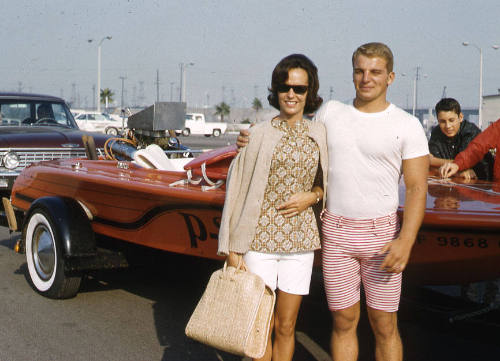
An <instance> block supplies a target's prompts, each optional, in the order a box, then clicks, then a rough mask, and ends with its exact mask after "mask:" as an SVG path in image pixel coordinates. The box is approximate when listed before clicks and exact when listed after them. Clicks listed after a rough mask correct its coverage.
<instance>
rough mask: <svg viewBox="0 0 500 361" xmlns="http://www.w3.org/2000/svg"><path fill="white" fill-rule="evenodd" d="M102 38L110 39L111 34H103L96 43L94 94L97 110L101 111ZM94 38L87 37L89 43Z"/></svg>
mask: <svg viewBox="0 0 500 361" xmlns="http://www.w3.org/2000/svg"><path fill="white" fill-rule="evenodd" d="M104 40H111V36H105V37H104V38H102V39H101V41H99V44H97V92H96V93H97V95H96V100H97V111H98V112H100V111H101V45H102V42H103V41H104ZM93 41H94V39H89V40H88V42H89V43H91V42H93Z"/></svg>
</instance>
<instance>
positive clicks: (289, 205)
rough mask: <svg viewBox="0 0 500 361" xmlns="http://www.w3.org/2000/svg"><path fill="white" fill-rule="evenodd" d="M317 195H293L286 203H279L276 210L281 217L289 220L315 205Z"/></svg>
mask: <svg viewBox="0 0 500 361" xmlns="http://www.w3.org/2000/svg"><path fill="white" fill-rule="evenodd" d="M317 198H318V195H317V193H316V192H299V193H295V194H294V195H292V196H291V197H290V199H288V201H286V202H284V203H281V204H280V205H279V206H277V207H276V209H277V210H278V211H279V214H281V215H282V216H283V217H286V218H290V217H293V216H296V215H298V214H299V213H300V212H302V211H304V210H305V209H307V208H309V207H310V206H312V205H313V204H315V203H316V199H317Z"/></svg>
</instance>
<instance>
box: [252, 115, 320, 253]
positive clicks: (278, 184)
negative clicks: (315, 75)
mask: <svg viewBox="0 0 500 361" xmlns="http://www.w3.org/2000/svg"><path fill="white" fill-rule="evenodd" d="M271 122H272V125H273V127H276V128H278V129H279V130H281V131H282V132H283V136H282V138H281V140H280V141H279V142H278V144H277V145H276V148H275V149H274V154H273V158H272V160H271V168H270V172H269V178H268V181H267V186H266V190H265V194H264V200H263V202H262V208H261V211H260V216H259V221H258V223H257V230H256V233H255V238H254V239H253V241H252V244H251V246H250V249H251V250H252V251H256V252H264V253H294V252H306V251H312V250H315V249H318V248H320V247H321V245H320V239H319V232H318V227H317V224H316V218H315V216H314V212H313V209H312V207H309V208H307V209H306V210H304V211H303V212H301V213H299V214H298V215H296V216H293V217H290V218H285V217H283V216H282V215H280V214H279V213H278V210H277V209H276V207H277V206H278V205H280V204H282V203H283V202H285V201H287V200H288V199H289V198H290V197H291V196H292V195H293V194H295V193H298V192H309V191H311V189H312V187H313V186H314V185H316V184H319V183H320V180H319V179H320V178H319V177H317V170H318V164H319V148H318V145H317V144H316V142H315V141H314V140H313V139H311V138H309V137H308V136H307V131H308V121H307V120H305V121H303V122H301V123H297V124H296V125H295V127H289V126H288V123H287V122H286V121H284V120H279V119H276V118H275V119H273V120H272V121H271Z"/></svg>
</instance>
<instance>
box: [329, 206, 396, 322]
mask: <svg viewBox="0 0 500 361" xmlns="http://www.w3.org/2000/svg"><path fill="white" fill-rule="evenodd" d="M322 219H323V226H322V231H323V245H322V257H323V278H324V282H325V291H326V298H327V301H328V307H329V308H330V310H332V311H337V310H342V309H345V308H348V307H351V306H353V305H354V304H356V303H357V302H359V300H360V287H361V282H363V287H364V290H365V295H366V304H367V306H369V307H371V308H374V309H376V310H381V311H386V312H395V311H397V310H398V307H399V299H400V296H401V280H402V275H401V273H391V272H387V271H385V270H381V269H380V265H381V264H382V262H383V260H384V257H385V254H380V255H379V254H377V253H378V252H379V251H380V250H381V249H382V247H384V245H385V244H386V243H387V242H390V241H392V240H393V239H395V238H396V237H397V235H398V232H399V220H398V216H397V214H396V213H393V214H390V215H388V216H384V217H380V218H373V219H353V218H346V217H341V216H338V215H335V214H333V213H330V212H328V211H325V212H324V214H323V218H322Z"/></svg>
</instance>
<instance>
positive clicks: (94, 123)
mask: <svg viewBox="0 0 500 361" xmlns="http://www.w3.org/2000/svg"><path fill="white" fill-rule="evenodd" d="M75 120H76V123H77V124H78V127H80V129H82V130H87V131H89V132H100V133H105V134H109V135H118V134H120V132H121V130H122V121H121V119H120V120H118V119H116V118H115V117H111V116H110V115H109V114H107V113H99V112H92V111H84V112H81V113H80V114H78V115H77V116H76V117H75ZM123 127H124V128H127V120H126V119H125V120H124V124H123Z"/></svg>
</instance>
